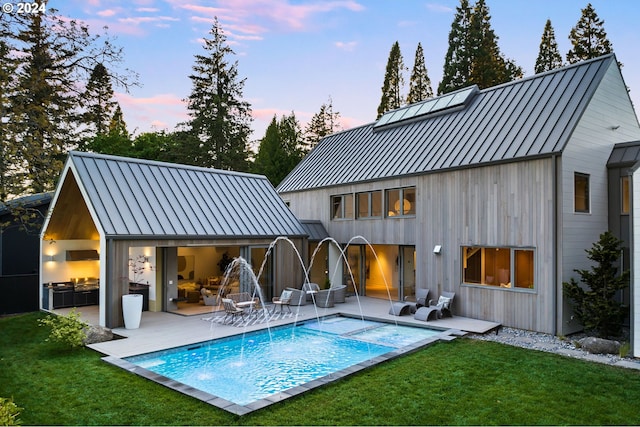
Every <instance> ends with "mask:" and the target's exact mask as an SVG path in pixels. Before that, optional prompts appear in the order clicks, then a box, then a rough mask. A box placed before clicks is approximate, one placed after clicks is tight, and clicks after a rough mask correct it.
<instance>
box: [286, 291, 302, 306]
mask: <svg viewBox="0 0 640 427" xmlns="http://www.w3.org/2000/svg"><path fill="white" fill-rule="evenodd" d="M286 290H287V291H291V302H290V303H289V305H307V293H306V292H305V291H303V290H301V289H295V288H286Z"/></svg>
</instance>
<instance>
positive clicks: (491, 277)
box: [462, 246, 535, 289]
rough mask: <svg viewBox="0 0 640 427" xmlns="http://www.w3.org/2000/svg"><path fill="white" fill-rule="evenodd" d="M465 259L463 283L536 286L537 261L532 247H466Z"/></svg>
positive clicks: (510, 286) (500, 286)
mask: <svg viewBox="0 0 640 427" xmlns="http://www.w3.org/2000/svg"><path fill="white" fill-rule="evenodd" d="M462 262H463V265H462V280H463V282H464V283H467V284H472V285H485V286H495V287H499V288H507V289H512V288H519V289H533V285H534V277H533V272H534V265H535V262H534V251H533V250H531V249H519V248H518V249H516V248H496V247H477V246H463V247H462Z"/></svg>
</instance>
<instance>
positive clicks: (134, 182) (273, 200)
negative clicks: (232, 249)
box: [54, 152, 306, 238]
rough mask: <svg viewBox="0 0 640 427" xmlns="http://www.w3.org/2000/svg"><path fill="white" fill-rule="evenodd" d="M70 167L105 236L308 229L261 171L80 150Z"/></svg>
mask: <svg viewBox="0 0 640 427" xmlns="http://www.w3.org/2000/svg"><path fill="white" fill-rule="evenodd" d="M69 170H72V171H73V174H74V176H75V177H76V180H77V182H78V186H79V187H80V189H81V192H82V194H84V195H85V201H86V203H87V205H88V206H89V209H90V211H92V212H93V216H94V218H96V219H97V221H98V222H99V225H100V228H101V229H102V230H103V232H104V234H105V236H107V237H111V238H114V237H115V238H118V237H121V238H125V237H128V238H143V237H153V238H163V237H167V238H177V237H181V238H182V237H187V238H212V237H215V238H247V237H268V238H271V237H277V236H306V232H305V230H304V228H303V227H302V225H301V224H300V222H299V221H298V220H297V219H296V217H295V216H294V215H293V214H292V213H291V211H290V210H289V208H288V207H287V206H286V205H285V204H284V202H283V201H282V199H280V197H279V196H278V194H277V193H276V191H275V189H274V188H273V186H272V185H271V183H270V182H269V181H268V180H267V178H266V177H264V176H261V175H251V174H246V173H239V172H229V171H222V170H216V169H207V168H200V167H193V166H185V165H178V164H171V163H162V162H154V161H147V160H139V159H130V158H125V157H116V156H107V155H101V154H94V153H82V152H70V153H69V158H68V160H67V167H65V172H66V173H67V174H68V173H69ZM62 178H63V179H61V180H60V182H61V183H63V182H64V181H65V179H64V178H65V177H64V176H63V177H62ZM59 185H61V184H59ZM54 209H55V208H54Z"/></svg>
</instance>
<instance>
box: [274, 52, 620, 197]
mask: <svg viewBox="0 0 640 427" xmlns="http://www.w3.org/2000/svg"><path fill="white" fill-rule="evenodd" d="M612 64H615V65H614V66H617V62H616V59H615V55H614V54H609V55H605V56H601V57H599V58H595V59H592V60H589V61H585V62H581V63H578V64H574V65H571V66H567V67H564V68H560V69H557V70H553V71H549V72H546V73H541V74H536V75H534V76H531V77H528V78H525V79H520V80H516V81H513V82H510V83H505V84H502V85H499V86H495V87H492V88H487V89H484V90H481V91H477V92H476V91H474V90H471V91H469V93H468V95H469V96H468V98H465V102H464V103H458V104H456V108H452V109H448V108H445V109H441V110H438V111H437V112H436V113H434V114H426V115H414V114H413V113H411V111H416V109H417V107H416V106H415V105H414V106H406V107H403V108H400V109H398V114H397V115H394V116H393V117H398V116H402V117H403V119H402V120H395V119H393V120H391V122H393V123H391V124H377V123H371V124H368V125H365V126H361V127H358V128H354V129H349V130H347V131H344V132H340V133H336V134H333V135H330V136H328V137H326V138H324V139H323V140H322V141H321V142H320V143H319V144H318V145H317V146H316V147H315V148H314V150H312V151H311V152H310V153H309V154H308V155H307V156H306V157H305V158H304V159H303V161H302V162H300V164H298V166H297V167H296V168H295V169H294V170H293V171H291V173H290V174H289V175H288V176H287V177H286V178H285V179H284V180H283V181H282V183H280V185H279V186H278V188H277V190H278V192H280V193H286V192H291V191H299V190H305V189H310V188H320V187H328V186H334V185H340V184H347V183H353V182H363V181H373V180H378V179H384V178H392V177H399V176H407V175H416V174H423V173H429V172H435V171H442V170H447V169H457V168H464V167H470V166H476V165H481V164H490V163H497V162H506V161H514V160H521V159H525V158H531V157H542V156H549V155H551V154H555V153H560V152H562V150H563V149H564V147H565V145H566V143H567V141H568V140H569V138H570V136H571V134H572V132H573V130H574V128H575V126H576V125H577V123H578V121H579V119H580V117H581V116H582V114H583V112H584V110H585V108H586V107H587V105H588V103H589V101H590V100H591V97H592V96H593V94H594V92H595V90H596V89H597V87H598V84H599V83H600V81H601V80H602V78H603V76H604V75H605V73H606V72H607V70H608V69H609V67H610V66H612ZM447 96H449V97H450V96H451V95H450V94H447V95H443V96H441V97H439V98H444V97H447ZM465 96H466V95H465ZM427 102H433V101H432V100H427V101H423V103H427ZM412 108H413V110H411V109H412ZM402 110H407V113H406V114H404V115H403V114H402ZM409 110H411V111H409ZM385 116H387V119H388V117H389V116H388V115H385ZM385 116H383V117H382V118H381V119H380V120H379V121H378V123H380V122H381V121H384V119H385ZM406 116H409V117H410V119H409V120H404V117H406ZM385 123H388V122H385Z"/></svg>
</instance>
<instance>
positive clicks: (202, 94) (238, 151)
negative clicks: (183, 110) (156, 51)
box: [186, 18, 251, 171]
mask: <svg viewBox="0 0 640 427" xmlns="http://www.w3.org/2000/svg"><path fill="white" fill-rule="evenodd" d="M209 34H210V36H211V38H209V39H205V40H204V50H205V51H206V53H207V55H206V56H205V55H196V57H195V58H196V60H195V65H194V66H193V71H194V74H192V75H190V76H189V78H190V79H191V82H192V84H193V89H192V91H191V95H189V98H188V99H187V100H186V101H187V107H188V109H189V115H190V116H191V120H190V121H189V123H188V126H189V127H190V129H191V132H192V133H193V136H195V137H196V138H197V139H199V140H200V143H201V147H202V151H203V153H205V154H206V156H201V161H202V164H200V166H205V167H214V168H218V169H231V170H238V171H246V170H247V169H248V139H249V135H250V133H251V128H250V124H251V108H250V105H249V103H248V102H245V101H243V100H242V91H243V88H244V83H245V79H242V80H239V79H238V63H237V61H236V62H234V63H230V62H229V57H230V56H231V55H234V52H233V50H232V49H231V48H230V47H229V45H228V44H227V43H226V40H227V37H226V36H225V35H224V32H223V31H222V28H221V27H220V24H219V23H218V19H217V18H216V19H215V21H214V23H213V27H212V28H211V31H210V32H209Z"/></svg>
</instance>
